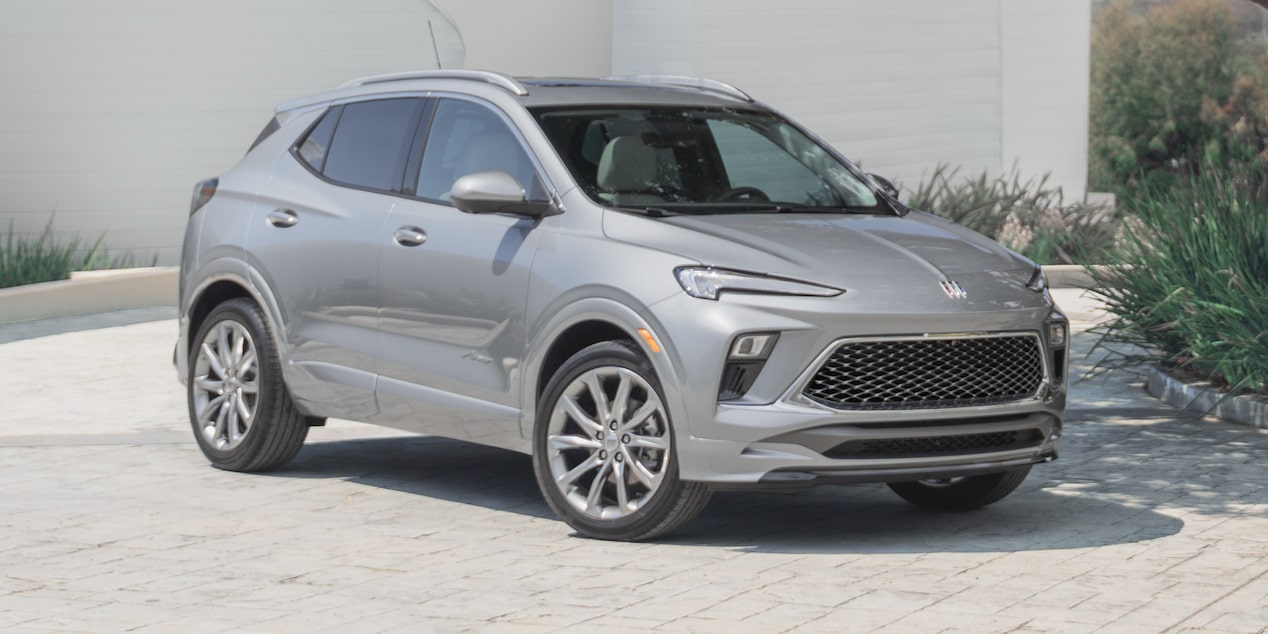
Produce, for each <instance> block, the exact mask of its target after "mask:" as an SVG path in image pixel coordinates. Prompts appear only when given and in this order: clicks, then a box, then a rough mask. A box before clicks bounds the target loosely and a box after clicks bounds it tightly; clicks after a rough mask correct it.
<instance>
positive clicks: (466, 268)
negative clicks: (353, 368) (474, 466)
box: [378, 98, 542, 447]
mask: <svg viewBox="0 0 1268 634" xmlns="http://www.w3.org/2000/svg"><path fill="white" fill-rule="evenodd" d="M425 127H426V126H420V132H419V138H418V139H417V141H416V143H415V144H416V145H417V146H419V147H422V148H424V149H423V151H422V153H421V155H416V156H414V157H412V160H411V164H410V166H409V168H408V169H407V174H406V178H405V193H406V195H407V196H410V195H412V199H407V198H402V199H401V200H400V201H399V202H398V203H397V204H396V206H395V207H393V209H392V211H391V214H390V216H389V219H388V223H387V229H388V230H387V232H385V235H386V233H392V234H394V237H393V239H392V240H390V241H389V240H384V241H382V242H381V245H380V248H379V253H380V255H379V262H380V270H379V284H380V287H381V289H382V290H381V293H380V299H381V307H382V308H381V310H380V312H379V344H378V357H379V375H380V376H379V382H378V397H379V405H380V407H381V408H382V420H380V422H383V423H386V424H392V425H395V426H399V427H403V428H406V429H411V430H414V431H419V432H423V433H432V434H439V435H444V436H449V437H452V438H464V439H469V440H474V441H477V442H482V443H485V444H490V445H495V446H503V447H509V446H517V445H518V444H519V441H520V432H519V404H520V399H519V379H520V373H521V372H522V369H521V363H522V361H523V356H524V351H525V348H526V342H525V334H524V333H525V329H524V308H525V303H526V299H527V292H528V278H529V274H530V269H531V264H532V259H533V253H534V249H535V247H536V244H537V242H538V239H539V238H540V234H541V231H540V230H539V229H538V227H537V224H538V223H539V222H542V221H534V220H532V219H528V218H519V217H513V216H506V215H494V214H483V215H474V214H467V213H463V212H461V211H458V210H457V209H456V208H454V206H453V205H452V204H451V203H450V202H449V190H450V188H451V186H452V185H453V183H454V181H455V180H457V179H458V178H459V177H461V176H463V175H465V174H470V173H473V172H482V171H490V170H501V171H506V172H509V173H510V174H511V175H512V176H514V177H515V178H516V180H518V181H519V182H520V184H521V186H523V187H524V189H525V191H526V192H529V193H530V196H533V195H535V196H537V197H538V198H540V197H541V196H540V194H538V192H540V191H541V184H540V183H541V181H540V179H539V177H538V175H537V170H536V167H535V163H534V161H533V160H532V159H531V158H530V155H529V153H528V151H527V150H526V146H525V144H524V142H523V140H522V138H521V137H520V135H519V133H518V131H516V130H515V128H514V126H512V125H511V124H510V123H509V121H508V120H507V119H506V117H505V116H504V115H502V114H501V112H500V111H498V110H496V109H495V108H494V107H492V106H490V105H488V104H485V103H482V102H476V101H468V100H464V99H457V98H441V99H437V100H436V103H435V106H434V110H433V113H432V114H431V117H430V127H429V128H427V129H424V128H425ZM402 235H403V236H404V237H405V238H406V239H402Z"/></svg>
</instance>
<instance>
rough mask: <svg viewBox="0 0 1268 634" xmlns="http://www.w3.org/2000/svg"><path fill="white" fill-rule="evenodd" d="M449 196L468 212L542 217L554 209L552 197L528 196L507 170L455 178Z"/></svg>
mask: <svg viewBox="0 0 1268 634" xmlns="http://www.w3.org/2000/svg"><path fill="white" fill-rule="evenodd" d="M449 200H450V201H451V202H452V203H453V206H454V207H457V208H458V210H459V211H465V212H467V213H469V214H502V213H505V214H515V215H517V216H528V217H530V218H540V217H542V216H547V215H550V214H551V213H552V212H553V211H555V205H554V203H552V202H551V201H549V200H528V196H527V194H526V193H525V192H524V188H523V187H520V184H519V181H516V180H515V177H514V176H511V175H510V174H508V173H506V172H501V171H497V172H475V173H472V174H467V175H466V176H463V177H461V178H459V179H458V180H456V181H454V184H453V187H451V188H450V190H449Z"/></svg>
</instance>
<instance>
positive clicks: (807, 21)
mask: <svg viewBox="0 0 1268 634" xmlns="http://www.w3.org/2000/svg"><path fill="white" fill-rule="evenodd" d="M1089 6H1090V5H1089V3H1088V2H1087V1H1086V0H1074V1H1072V0H960V1H957V2H945V1H940V0H889V1H887V2H875V1H873V0H783V1H782V2H771V1H769V0H689V1H687V2H671V1H669V0H614V9H613V15H614V27H613V47H614V48H613V56H612V59H613V66H614V71H615V72H617V73H639V72H643V73H653V72H667V73H674V74H693V75H700V76H704V77H712V78H715V79H721V80H724V81H729V82H731V83H734V84H736V85H737V86H738V87H740V88H741V89H743V90H746V91H747V92H749V93H750V94H752V95H753V96H755V97H756V98H758V99H761V100H763V101H766V102H768V103H770V104H771V105H773V106H775V107H777V108H779V109H781V110H784V111H785V112H787V113H788V114H790V115H791V116H793V117H794V118H797V119H798V120H800V121H802V122H804V123H805V124H807V125H808V126H809V127H810V128H812V129H814V130H815V131H817V132H818V133H820V134H821V135H823V136H824V137H826V138H827V139H828V141H829V142H830V143H832V144H833V145H834V146H836V147H837V148H838V149H840V150H841V151H842V152H844V153H845V154H846V155H847V156H849V157H850V158H851V159H853V160H856V161H859V162H861V163H862V164H863V166H864V167H865V168H866V169H868V170H869V171H873V172H876V173H878V174H882V175H885V176H889V177H892V178H894V179H895V180H898V181H900V182H902V183H905V184H907V185H908V186H914V185H915V184H916V183H918V182H919V181H920V179H921V178H922V176H925V175H927V174H928V173H929V172H931V171H932V169H933V168H934V166H936V165H937V164H938V163H949V164H951V165H955V166H960V167H961V168H962V169H963V170H964V172H963V173H966V174H969V173H975V172H976V173H980V172H981V171H982V170H983V169H987V170H990V171H991V172H993V173H998V172H999V171H1000V170H1002V169H1007V168H1009V167H1011V165H1012V163H1013V161H1014V158H1015V157H1018V156H1020V157H1021V158H1022V162H1021V165H1022V168H1023V169H1024V170H1026V173H1028V174H1031V175H1040V174H1042V173H1044V172H1046V171H1052V172H1053V178H1052V179H1051V180H1050V182H1051V183H1053V184H1060V185H1063V186H1064V187H1065V188H1066V191H1067V196H1068V197H1073V198H1079V197H1082V195H1083V190H1084V188H1085V186H1086V171H1087V167H1086V165H1087V159H1086V155H1087V152H1086V144H1087V58H1088V52H1087V51H1088V31H1089V28H1090V24H1089V18H1090V16H1089ZM684 30H686V31H688V33H687V34H686V35H682V32H683V31H684ZM666 40H670V42H668V43H667V42H666Z"/></svg>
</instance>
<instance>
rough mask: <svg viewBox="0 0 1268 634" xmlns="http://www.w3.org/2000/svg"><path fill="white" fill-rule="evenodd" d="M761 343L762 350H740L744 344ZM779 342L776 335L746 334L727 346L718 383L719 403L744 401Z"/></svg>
mask: <svg viewBox="0 0 1268 634" xmlns="http://www.w3.org/2000/svg"><path fill="white" fill-rule="evenodd" d="M754 340H757V341H760V345H761V348H760V349H758V350H752V348H751V347H750V349H749V350H748V351H741V350H740V348H741V347H744V345H743V344H744V342H746V341H754ZM778 341H779V333H777V332H746V333H741V334H738V335H736V336H735V337H734V338H732V339H731V343H730V345H728V346H727V355H726V361H725V363H724V364H723V366H722V377H721V380H720V381H719V383H718V401H719V402H725V401H734V400H736V399H739V398H743V397H744V395H745V394H747V393H748V391H749V389H750V388H752V387H753V384H754V383H756V382H757V377H758V375H760V374H761V372H762V368H763V367H765V366H766V360H767V359H769V358H770V355H771V352H773V351H774V349H775V344H776V343H777V342H778Z"/></svg>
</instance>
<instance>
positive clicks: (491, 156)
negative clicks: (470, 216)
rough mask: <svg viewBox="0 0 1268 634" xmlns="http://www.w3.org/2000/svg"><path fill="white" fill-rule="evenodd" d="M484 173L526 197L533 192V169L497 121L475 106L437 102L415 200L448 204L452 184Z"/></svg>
mask: <svg viewBox="0 0 1268 634" xmlns="http://www.w3.org/2000/svg"><path fill="white" fill-rule="evenodd" d="M487 171H503V172H508V173H510V175H511V176H513V177H515V180H517V181H519V183H520V186H521V187H523V188H524V191H525V192H532V191H534V182H535V180H536V176H535V173H534V171H533V163H532V161H530V160H529V158H528V155H527V154H526V153H525V151H524V148H523V146H521V145H520V143H519V140H518V139H517V138H516V137H515V134H514V133H513V132H512V131H511V129H510V128H509V127H508V126H507V125H506V123H505V122H503V121H502V119H501V118H500V117H498V116H497V115H496V114H494V113H493V112H492V111H491V110H489V109H488V108H486V107H484V106H482V105H479V104H474V103H471V102H467V101H459V100H456V99H441V100H440V101H439V102H437V104H436V113H435V115H434V116H433V117H432V122H431V128H430V131H429V132H428V135H427V144H426V146H425V147H424V148H423V160H422V162H421V163H420V165H419V170H418V187H417V190H416V191H417V194H418V196H419V197H421V198H428V199H432V200H444V201H448V200H449V190H450V189H452V188H453V184H454V181H456V180H458V179H459V178H461V177H463V176H466V175H467V174H472V173H475V172H487Z"/></svg>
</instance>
